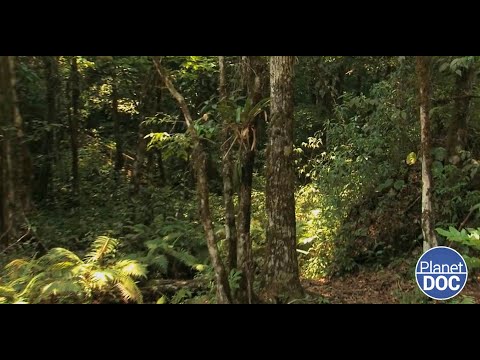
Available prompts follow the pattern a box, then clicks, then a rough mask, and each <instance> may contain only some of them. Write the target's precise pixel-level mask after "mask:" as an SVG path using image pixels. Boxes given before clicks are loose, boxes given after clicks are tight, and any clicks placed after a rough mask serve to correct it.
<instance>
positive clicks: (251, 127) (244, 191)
mask: <svg viewBox="0 0 480 360" xmlns="http://www.w3.org/2000/svg"><path fill="white" fill-rule="evenodd" d="M261 61H262V60H261V57H259V56H242V62H241V69H242V84H243V86H244V88H245V89H246V93H247V104H250V108H253V107H254V106H255V105H257V103H258V102H259V101H260V100H261V97H262V93H261V79H260V73H261V65H262V64H261ZM247 111H248V110H247ZM257 119H258V117H255V118H253V119H248V122H247V123H246V124H244V125H243V126H244V128H243V129H242V131H241V134H242V138H241V139H240V146H239V160H240V168H241V176H240V189H239V192H238V208H239V211H238V243H237V267H238V269H240V270H241V271H242V276H241V278H240V283H239V288H238V291H237V294H236V297H237V300H238V301H239V302H248V303H252V298H253V281H254V277H253V259H252V239H251V236H250V223H251V208H252V181H253V168H254V165H255V150H256V144H255V142H256V135H257V134H256V131H257V129H256V128H257Z"/></svg>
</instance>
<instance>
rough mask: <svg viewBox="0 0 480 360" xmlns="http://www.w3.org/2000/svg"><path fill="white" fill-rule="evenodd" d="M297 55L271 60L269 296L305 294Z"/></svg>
mask: <svg viewBox="0 0 480 360" xmlns="http://www.w3.org/2000/svg"><path fill="white" fill-rule="evenodd" d="M293 71H294V57H292V56H272V57H271V60H270V91H271V119H270V124H269V129H268V131H269V133H268V135H269V137H268V144H267V188H266V210H267V217H268V224H267V264H266V265H267V270H266V288H267V294H268V296H269V297H270V298H272V297H273V298H279V297H284V298H291V297H295V296H301V295H302V294H303V290H302V287H301V285H300V280H299V271H298V261H297V252H296V229H295V197H294V191H295V184H294V181H295V180H294V167H293Z"/></svg>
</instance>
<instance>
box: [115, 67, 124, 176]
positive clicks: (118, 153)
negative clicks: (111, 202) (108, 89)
mask: <svg viewBox="0 0 480 360" xmlns="http://www.w3.org/2000/svg"><path fill="white" fill-rule="evenodd" d="M116 71H117V69H116V68H114V69H113V75H112V121H113V133H114V136H115V171H116V172H117V173H118V172H119V171H120V170H122V168H123V163H124V159H123V142H122V134H121V132H120V118H119V115H118V84H117V74H116Z"/></svg>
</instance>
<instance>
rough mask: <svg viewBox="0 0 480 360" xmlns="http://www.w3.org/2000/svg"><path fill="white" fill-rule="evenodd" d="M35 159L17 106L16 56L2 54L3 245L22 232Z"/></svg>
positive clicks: (0, 220)
mask: <svg viewBox="0 0 480 360" xmlns="http://www.w3.org/2000/svg"><path fill="white" fill-rule="evenodd" d="M30 186H31V162H30V154H29V152H28V148H27V144H26V142H25V136H24V132H23V120H22V117H21V116H20V112H19V110H18V106H17V94H16V91H15V66H14V57H13V56H0V247H2V246H6V245H8V243H10V242H11V241H12V240H13V239H17V238H18V237H19V236H18V234H19V230H20V225H21V224H22V222H23V219H24V213H25V212H26V211H28V210H29V209H30V202H31V191H30V190H31V188H30Z"/></svg>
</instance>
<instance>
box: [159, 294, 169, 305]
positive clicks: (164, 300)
mask: <svg viewBox="0 0 480 360" xmlns="http://www.w3.org/2000/svg"><path fill="white" fill-rule="evenodd" d="M166 303H167V298H166V297H165V295H163V296H162V297H161V298H160V299H158V300H157V304H166Z"/></svg>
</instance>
